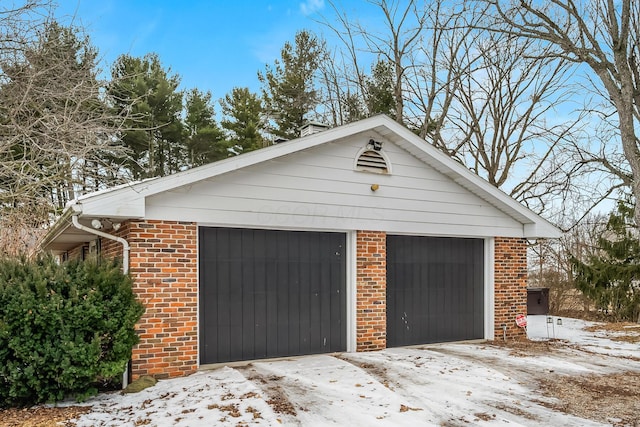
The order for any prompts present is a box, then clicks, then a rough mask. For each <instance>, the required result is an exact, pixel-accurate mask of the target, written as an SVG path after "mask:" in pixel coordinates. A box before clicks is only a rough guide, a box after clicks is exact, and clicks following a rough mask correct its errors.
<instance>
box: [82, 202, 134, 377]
mask: <svg viewBox="0 0 640 427" xmlns="http://www.w3.org/2000/svg"><path fill="white" fill-rule="evenodd" d="M71 208H72V209H73V215H72V216H71V223H72V224H73V226H74V227H75V228H77V229H78V230H82V231H86V232H87V233H91V234H94V235H96V236H100V237H104V238H105V239H108V240H114V241H116V242H118V243H120V244H122V272H123V273H124V274H129V252H130V251H131V246H129V242H127V240H126V239H125V238H123V237H118V236H114V235H113V234H109V233H105V232H104V231H100V230H96V229H94V228H91V227H87V226H85V225H82V224H80V221H78V215H80V214H81V213H82V207H81V206H79V205H72V207H71ZM128 385H129V364H128V363H127V366H126V368H125V370H124V372H123V373H122V388H123V389H124V388H126V387H127V386H128Z"/></svg>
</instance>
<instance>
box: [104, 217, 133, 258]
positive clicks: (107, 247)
mask: <svg viewBox="0 0 640 427" xmlns="http://www.w3.org/2000/svg"><path fill="white" fill-rule="evenodd" d="M104 231H105V232H106V233H109V234H112V235H114V236H117V237H124V238H125V239H127V240H129V223H128V222H125V223H123V224H121V226H120V228H119V229H118V231H115V230H113V229H112V230H104ZM122 256H123V248H122V243H120V242H118V241H116V240H111V239H105V238H103V237H101V238H100V258H104V259H118V260H120V261H122Z"/></svg>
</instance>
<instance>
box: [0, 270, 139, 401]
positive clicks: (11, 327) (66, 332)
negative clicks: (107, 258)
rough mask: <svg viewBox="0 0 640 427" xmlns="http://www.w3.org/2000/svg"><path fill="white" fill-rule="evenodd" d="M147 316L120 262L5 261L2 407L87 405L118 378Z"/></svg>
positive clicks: (1, 275)
mask: <svg viewBox="0 0 640 427" xmlns="http://www.w3.org/2000/svg"><path fill="white" fill-rule="evenodd" d="M143 311H144V308H143V306H142V304H140V303H139V302H138V301H136V299H135V296H134V294H133V291H132V289H131V279H130V278H129V277H128V276H127V275H124V274H123V273H122V272H121V270H120V268H119V266H118V264H117V263H115V262H109V263H105V262H103V263H101V264H98V263H96V262H89V261H85V262H80V261H72V262H69V263H65V264H63V265H58V264H57V263H56V262H55V260H54V259H53V258H52V257H46V258H41V259H38V260H36V261H26V260H24V259H23V260H16V259H4V260H0V407H3V406H16V405H19V406H22V405H28V404H33V403H41V402H56V401H59V400H61V399H63V398H65V397H67V396H74V397H76V398H77V399H78V400H82V399H84V398H86V397H87V396H90V395H92V394H95V393H97V387H96V386H97V384H99V383H105V382H112V381H117V380H118V379H119V378H120V376H121V375H122V373H123V372H124V370H125V367H126V364H127V362H128V360H129V359H130V357H131V349H132V348H133V346H134V345H135V344H136V343H137V342H138V337H137V335H136V333H135V331H134V329H133V328H134V325H135V323H136V322H137V321H138V320H139V319H140V316H141V315H142V313H143Z"/></svg>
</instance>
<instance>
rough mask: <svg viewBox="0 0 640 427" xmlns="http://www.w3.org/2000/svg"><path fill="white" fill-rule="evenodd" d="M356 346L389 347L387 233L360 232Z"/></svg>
mask: <svg viewBox="0 0 640 427" xmlns="http://www.w3.org/2000/svg"><path fill="white" fill-rule="evenodd" d="M356 289H357V295H356V350H357V351H371V350H380V349H383V348H386V347H387V313H386V310H387V304H386V302H387V235H386V233H384V232H382V231H358V232H357V234H356Z"/></svg>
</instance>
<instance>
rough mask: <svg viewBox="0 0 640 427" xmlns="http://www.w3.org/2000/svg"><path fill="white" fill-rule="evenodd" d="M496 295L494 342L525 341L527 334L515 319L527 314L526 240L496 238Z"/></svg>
mask: <svg viewBox="0 0 640 427" xmlns="http://www.w3.org/2000/svg"><path fill="white" fill-rule="evenodd" d="M494 292H495V300H494V301H495V323H494V328H495V329H494V331H495V332H494V335H495V336H494V339H502V337H503V336H505V335H506V338H507V339H519V340H522V339H526V338H527V334H526V331H525V330H524V329H523V328H520V327H518V326H517V325H516V316H517V315H518V314H524V315H526V314H527V241H526V240H525V239H524V238H514V237H496V238H495V250H494ZM503 325H505V326H506V328H507V329H506V333H504V332H503Z"/></svg>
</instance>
